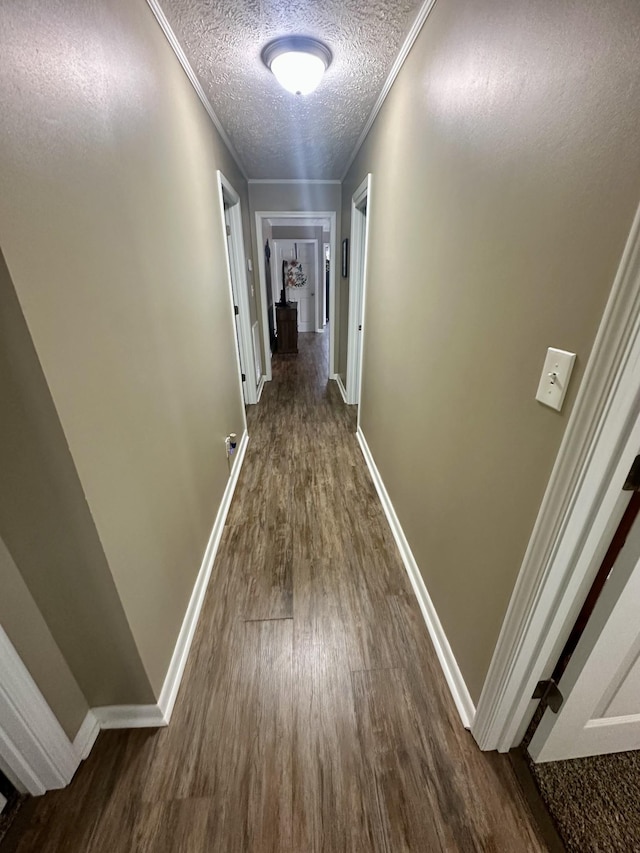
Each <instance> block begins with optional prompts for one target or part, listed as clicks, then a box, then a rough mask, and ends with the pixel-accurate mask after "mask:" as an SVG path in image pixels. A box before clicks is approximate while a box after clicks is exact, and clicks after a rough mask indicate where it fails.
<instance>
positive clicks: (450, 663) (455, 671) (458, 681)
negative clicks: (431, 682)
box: [356, 427, 476, 729]
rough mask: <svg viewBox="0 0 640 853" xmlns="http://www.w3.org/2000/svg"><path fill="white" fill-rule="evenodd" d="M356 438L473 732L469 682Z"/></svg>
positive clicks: (458, 703) (375, 472)
mask: <svg viewBox="0 0 640 853" xmlns="http://www.w3.org/2000/svg"><path fill="white" fill-rule="evenodd" d="M356 437H357V439H358V442H359V444H360V449H361V450H362V455H363V456H364V459H365V462H366V463H367V467H368V468H369V473H370V474H371V477H372V479H373V483H374V485H375V487H376V491H377V492H378V497H379V498H380V502H381V504H382V508H383V510H384V513H385V515H386V517H387V521H388V522H389V526H390V527H391V532H392V533H393V536H394V539H395V540H396V544H397V546H398V549H399V551H400V556H401V557H402V562H403V563H404V567H405V569H406V570H407V574H408V576H409V580H410V581H411V586H412V587H413V591H414V592H415V594H416V598H417V599H418V604H419V605H420V610H421V612H422V616H423V618H424V621H425V623H426V626H427V629H428V631H429V635H430V637H431V641H432V642H433V645H434V648H435V651H436V654H437V656H438V661H439V662H440V666H441V667H442V671H443V673H444V677H445V678H446V680H447V685H448V686H449V690H450V691H451V695H452V697H453V701H454V702H455V704H456V708H457V709H458V713H459V714H460V719H461V720H462V724H463V725H464V727H465V728H466V729H469V728H471V724H472V723H473V718H474V716H475V713H476V709H475V706H474V704H473V700H472V699H471V695H470V693H469V690H468V689H467V685H466V683H465V680H464V678H463V677H462V672H461V671H460V667H459V666H458V663H457V661H456V659H455V657H454V654H453V651H452V649H451V646H450V645H449V640H448V639H447V635H446V634H445V632H444V628H443V627H442V623H441V622H440V619H439V618H438V614H437V612H436V609H435V607H434V604H433V601H432V600H431V596H430V595H429V592H428V591H427V587H426V585H425V582H424V580H423V578H422V574H421V572H420V569H419V568H418V564H417V562H416V560H415V557H414V556H413V553H412V551H411V548H410V547H409V543H408V541H407V537H406V536H405V535H404V531H403V529H402V525H401V524H400V521H399V520H398V516H397V515H396V511H395V509H394V506H393V504H392V503H391V498H390V497H389V493H388V492H387V489H386V487H385V485H384V482H383V480H382V477H381V476H380V472H379V471H378V467H377V465H376V463H375V461H374V459H373V455H372V453H371V450H370V449H369V445H368V444H367V440H366V438H365V437H364V433H363V432H362V430H361V429H360V427H358V430H357V432H356Z"/></svg>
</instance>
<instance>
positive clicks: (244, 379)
mask: <svg viewBox="0 0 640 853" xmlns="http://www.w3.org/2000/svg"><path fill="white" fill-rule="evenodd" d="M242 381H243V382H246V381H247V377H246V376H245V374H244V373H243V374H242Z"/></svg>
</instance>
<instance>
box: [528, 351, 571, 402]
mask: <svg viewBox="0 0 640 853" xmlns="http://www.w3.org/2000/svg"><path fill="white" fill-rule="evenodd" d="M575 360H576V354H575V352H566V350H563V349H554V348H553V347H549V349H548V350H547V357H546V358H545V360H544V367H543V368H542V376H541V377H540V384H539V385H538V393H537V394H536V400H539V401H540V402H541V403H544V404H545V406H550V407H551V408H552V409H557V410H558V411H560V409H561V408H562V403H563V402H564V395H565V394H566V393H567V387H568V385H569V379H570V378H571V371H572V370H573V363H574V362H575Z"/></svg>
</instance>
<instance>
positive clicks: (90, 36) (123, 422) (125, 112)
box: [0, 0, 250, 701]
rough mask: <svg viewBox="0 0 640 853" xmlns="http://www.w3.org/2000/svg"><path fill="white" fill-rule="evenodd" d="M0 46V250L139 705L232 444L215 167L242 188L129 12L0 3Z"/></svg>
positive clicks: (157, 43) (151, 38)
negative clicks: (134, 662)
mask: <svg viewBox="0 0 640 853" xmlns="http://www.w3.org/2000/svg"><path fill="white" fill-rule="evenodd" d="M0 42H1V43H2V45H3V53H2V60H0V61H2V65H3V68H2V74H1V75H0V111H1V113H2V123H3V133H2V135H1V138H0V244H1V245H2V248H3V251H4V254H5V258H6V262H7V266H8V268H9V271H10V274H11V278H12V280H13V284H14V286H15V290H16V293H17V295H18V299H19V302H20V306H21V309H22V311H23V313H24V317H25V320H26V324H27V326H28V329H29V331H30V334H31V336H32V338H33V342H34V346H35V350H36V353H37V357H38V359H39V361H40V364H41V366H42V371H43V374H44V377H45V379H46V382H47V384H48V387H49V389H50V393H51V396H52V398H53V404H54V406H55V409H56V411H57V415H58V417H59V419H60V424H61V426H62V429H63V431H64V436H65V439H66V441H67V442H68V447H69V451H70V454H71V458H72V460H73V464H74V466H75V469H76V470H77V475H78V478H79V482H80V483H81V485H82V489H83V491H84V494H85V496H86V501H87V505H88V508H89V511H90V513H91V516H92V519H93V522H94V524H95V529H96V531H97V535H98V537H99V542H100V544H101V546H102V549H103V551H104V556H105V557H106V565H108V576H109V579H111V578H112V581H113V582H114V583H115V589H116V590H117V594H118V597H119V599H120V601H121V602H122V607H123V609H124V614H125V615H126V620H127V622H128V624H129V626H130V630H131V633H132V635H133V640H134V641H135V647H137V650H138V652H139V655H140V657H141V659H142V662H143V664H144V669H145V671H146V673H147V675H148V679H149V681H150V683H151V687H152V689H153V694H154V695H155V696H156V697H157V696H158V695H159V692H160V690H161V687H162V684H163V681H164V677H165V674H166V671H167V667H168V664H169V661H170V658H171V654H172V652H173V649H174V646H175V642H176V638H177V635H178V631H179V629H180V626H181V623H182V620H183V617H184V614H185V610H186V607H187V603H188V601H189V597H190V595H191V591H192V589H193V584H194V581H195V578H196V575H197V572H198V569H199V567H200V563H201V560H202V556H203V553H204V550H205V546H206V543H207V539H208V536H209V533H210V531H211V527H212V524H213V521H214V518H215V515H216V511H217V508H218V506H219V503H220V499H221V497H222V494H223V491H224V488H225V485H226V483H227V480H228V468H227V460H226V456H225V448H224V437H225V436H226V435H227V434H228V433H229V432H236V433H238V434H241V433H242V432H243V429H244V413H243V406H242V396H241V391H240V387H239V382H238V376H237V370H236V357H235V342H234V326H233V319H232V307H231V300H230V296H229V287H228V281H227V276H226V267H225V263H224V260H223V259H224V252H225V238H224V232H223V227H222V222H221V215H220V209H219V204H218V189H217V181H216V169H218V168H219V169H221V170H222V171H223V172H224V174H225V175H226V177H227V178H228V179H229V180H230V182H231V183H232V184H233V186H234V187H235V189H236V190H237V191H238V192H239V193H240V194H241V196H242V199H243V202H246V201H247V195H246V184H245V182H244V180H243V178H242V176H241V174H240V173H239V172H238V169H237V167H236V165H235V163H234V162H233V160H232V159H231V157H230V156H229V154H228V152H227V151H226V149H225V147H224V145H223V144H222V142H221V140H220V138H219V137H218V136H217V134H216V132H215V130H214V128H213V126H212V125H211V122H210V120H209V118H208V117H207V115H206V113H205V111H204V109H203V108H202V105H201V104H200V102H199V101H198V99H197V97H196V95H195V93H194V92H193V90H192V88H191V86H190V84H189V82H188V80H187V78H186V76H185V74H184V72H183V71H182V69H181V67H180V65H179V64H178V62H177V60H176V58H175V56H174V54H173V53H172V51H171V50H170V47H169V45H168V43H167V41H166V39H165V37H164V35H163V34H162V32H161V30H160V28H159V26H158V25H157V23H156V21H155V19H154V18H153V16H152V13H151V11H150V9H149V8H148V6H147V5H146V4H145V3H143V2H135V3H130V2H128V1H127V0H107V2H98V0H64V2H60V3H56V4H46V5H45V6H43V5H42V4H41V3H38V2H35V0H26V2H23V0H20V2H18V0H8V2H6V3H3V4H2V8H1V10H0ZM244 206H245V210H248V204H245V205H244ZM246 223H247V221H246V213H245V239H246V240H248V238H249V233H250V232H249V229H248V227H247V224H246ZM46 545H47V543H46V542H40V543H39V547H40V548H41V552H42V555H43V561H44V562H46ZM14 558H15V559H16V562H17V563H18V565H19V567H20V569H21V570H23V567H22V566H21V565H20V561H19V560H18V559H17V558H16V557H15V554H14ZM105 571H107V569H105ZM30 589H31V592H32V594H33V596H34V598H36V600H37V601H38V596H37V595H36V591H35V590H34V589H33V588H31V587H30ZM39 603H40V602H39ZM94 607H95V602H94V601H92V600H91V598H89V597H87V596H86V595H84V594H83V593H81V592H78V594H77V595H76V596H75V597H74V598H73V599H72V602H70V603H69V611H70V612H69V617H70V618H69V620H68V621H69V624H70V625H71V624H72V623H73V619H72V618H71V617H72V616H73V618H76V616H77V614H78V613H87V614H90V613H91V612H92V608H94ZM104 607H105V608H107V605H106V604H105V605H104ZM41 610H42V611H43V614H44V612H45V608H44V606H42V605H41ZM45 616H46V614H45ZM46 618H47V621H48V622H49V618H48V617H46ZM49 624H50V622H49ZM56 640H57V642H58V644H59V645H60V647H61V649H62V648H63V643H62V641H61V639H60V637H59V636H57V635H56ZM93 653H94V650H93V648H91V646H88V647H84V648H83V649H82V654H84V655H85V656H86V658H87V659H88V660H90V659H91V656H92V655H93ZM107 689H108V685H106V686H105V691H106V690H107ZM120 701H123V700H122V699H121V700H120ZM130 701H136V699H135V698H132V700H130Z"/></svg>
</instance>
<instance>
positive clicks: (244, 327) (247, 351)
mask: <svg viewBox="0 0 640 853" xmlns="http://www.w3.org/2000/svg"><path fill="white" fill-rule="evenodd" d="M217 176H218V195H219V198H220V213H221V216H222V233H223V237H224V245H225V247H226V246H229V251H228V252H225V253H224V255H225V265H226V269H227V278H228V280H229V294H230V297H231V320H232V322H233V332H234V335H235V333H236V332H235V330H236V319H235V312H234V304H235V297H234V293H233V283H232V278H231V265H232V264H233V272H234V276H235V280H236V282H237V290H238V293H237V299H238V328H239V330H240V334H239V336H238V345H239V346H240V348H241V350H242V362H243V364H244V372H245V377H246V379H245V381H244V382H243V381H242V366H241V364H240V357H239V355H238V357H237V359H236V361H237V363H238V381H239V382H240V392H241V394H242V397H243V399H244V400H245V402H246V403H249V404H255V403H257V402H258V381H259V379H260V377H257V376H256V370H255V359H254V357H253V339H252V335H251V314H250V311H249V297H248V295H247V272H246V270H247V259H246V256H245V253H244V237H243V233H242V211H241V208H240V196H239V195H238V193H237V192H236V191H235V190H234V188H233V187H232V186H231V184H230V183H229V181H228V180H227V179H226V178H225V176H224V175H223V174H222V172H221V171H220V170H219V169H218V171H217ZM225 202H226V203H227V205H228V209H229V220H230V227H231V235H230V239H229V242H228V243H227V222H226V218H225V210H224V205H225ZM243 386H246V388H243ZM243 408H244V407H243ZM244 427H245V429H246V428H247V422H246V414H245V423H244Z"/></svg>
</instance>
